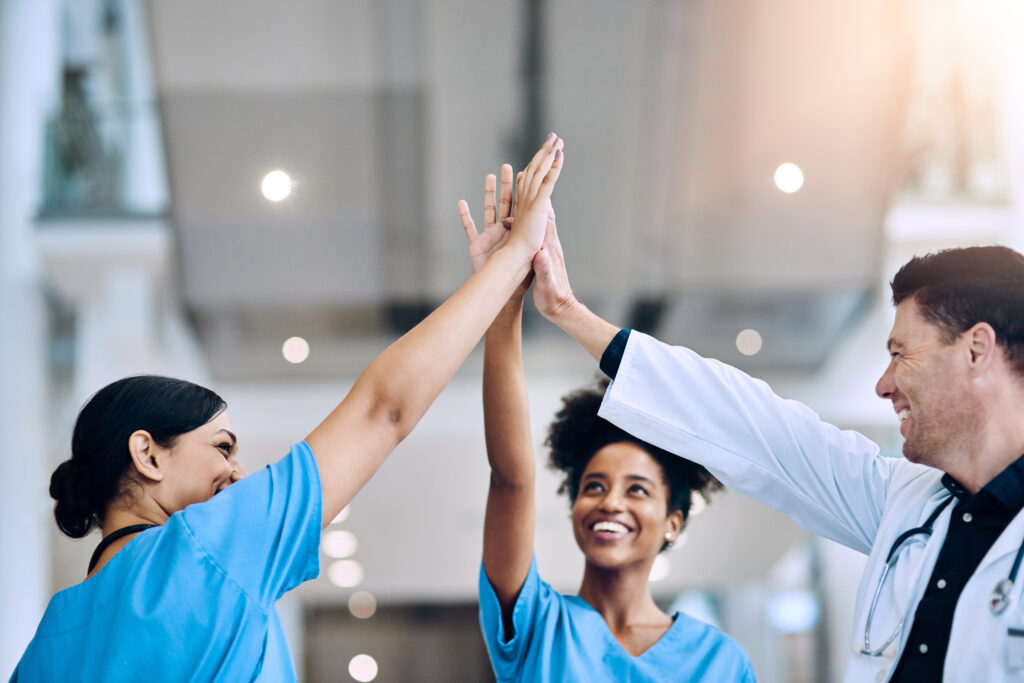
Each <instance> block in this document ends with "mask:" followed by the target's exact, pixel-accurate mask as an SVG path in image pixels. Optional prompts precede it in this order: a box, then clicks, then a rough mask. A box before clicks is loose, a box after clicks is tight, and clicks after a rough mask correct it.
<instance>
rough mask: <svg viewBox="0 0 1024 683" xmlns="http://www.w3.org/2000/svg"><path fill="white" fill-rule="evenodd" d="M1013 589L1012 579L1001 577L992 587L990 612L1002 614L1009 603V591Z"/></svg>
mask: <svg viewBox="0 0 1024 683" xmlns="http://www.w3.org/2000/svg"><path fill="white" fill-rule="evenodd" d="M1011 591H1013V581H1011V580H1010V579H1002V580H1000V581H999V583H997V584H996V587H995V588H993V589H992V603H991V607H992V614H1002V613H1003V612H1005V611H1006V606H1007V605H1009V604H1010V592H1011Z"/></svg>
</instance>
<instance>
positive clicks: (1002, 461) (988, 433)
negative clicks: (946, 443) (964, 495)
mask: <svg viewBox="0 0 1024 683" xmlns="http://www.w3.org/2000/svg"><path fill="white" fill-rule="evenodd" d="M1002 405H1003V406H1005V405H1007V402H1002ZM1014 405H1015V406H1020V405H1021V404H1020V403H1019V402H1017V403H1015V404H1014ZM958 450H959V452H958V453H956V454H954V455H952V457H950V458H949V460H950V462H949V466H948V467H943V468H942V469H943V470H945V471H946V472H947V473H949V475H950V476H951V477H953V478H954V479H956V480H957V481H958V482H960V484H961V485H962V486H963V487H964V488H965V489H966V490H967V492H968V493H970V494H972V495H973V494H975V493H977V492H978V491H980V490H981V489H983V488H985V486H986V485H987V484H988V483H989V482H990V481H992V480H993V479H995V478H996V477H997V476H999V475H1000V474H1001V473H1002V472H1003V471H1004V470H1005V469H1006V468H1007V467H1009V466H1010V465H1011V464H1013V463H1014V462H1016V461H1017V459H1018V458H1020V456H1021V455H1024V421H1022V420H1021V418H1020V411H1019V408H1018V409H1016V410H1013V409H1011V410H1006V409H1003V410H999V409H990V410H987V411H985V413H984V414H983V416H982V417H981V418H980V419H979V423H978V425H977V429H975V430H974V433H973V434H972V435H971V436H970V438H969V439H968V442H967V443H966V444H964V445H963V447H962V450H961V449H958Z"/></svg>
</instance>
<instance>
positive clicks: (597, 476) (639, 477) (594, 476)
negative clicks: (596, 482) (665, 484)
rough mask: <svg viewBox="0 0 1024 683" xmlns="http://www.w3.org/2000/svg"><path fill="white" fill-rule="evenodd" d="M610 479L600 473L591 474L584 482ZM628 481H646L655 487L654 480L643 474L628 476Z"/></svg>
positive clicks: (584, 478)
mask: <svg viewBox="0 0 1024 683" xmlns="http://www.w3.org/2000/svg"><path fill="white" fill-rule="evenodd" d="M607 478H608V477H607V476H605V475H604V474H602V473H600V472H591V473H590V474H588V475H586V476H585V477H583V481H586V480H588V479H607ZM626 479H628V480H630V481H646V482H647V483H648V484H651V485H654V483H655V482H654V480H653V479H651V478H650V477H645V476H643V475H641V474H627V475H626Z"/></svg>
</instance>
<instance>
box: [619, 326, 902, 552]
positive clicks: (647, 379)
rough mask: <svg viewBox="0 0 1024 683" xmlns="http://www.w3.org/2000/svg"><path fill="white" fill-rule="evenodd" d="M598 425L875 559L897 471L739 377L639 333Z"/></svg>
mask: <svg viewBox="0 0 1024 683" xmlns="http://www.w3.org/2000/svg"><path fill="white" fill-rule="evenodd" d="M600 415H601V416H602V417H603V418H605V419H607V420H608V421H610V422H612V423H613V424H616V425H618V426H619V427H621V428H622V429H624V430H626V431H627V432H629V433H631V434H634V435H635V436H638V437H640V438H642V439H644V440H646V441H648V442H650V443H652V444H654V445H656V446H659V447H661V448H664V449H665V450H667V451H670V452H672V453H675V454H676V455H679V456H682V457H685V458H688V459H690V460H693V461H694V462H698V463H700V464H702V465H704V466H705V467H706V468H707V469H708V470H709V471H711V473H713V474H714V475H715V476H716V477H718V478H719V479H720V480H721V481H722V483H724V484H725V485H726V486H728V487H730V488H733V489H736V490H737V491H740V492H742V493H744V494H746V495H748V496H750V497H751V498H754V499H756V500H758V501H761V502H762V503H764V504H766V505H768V506H770V507H772V508H775V509H776V510H779V511H780V512H782V513H784V514H786V515H789V516H790V517H792V518H793V520H794V521H796V522H797V523H798V524H800V525H801V526H802V527H804V528H805V529H807V530H808V531H811V532H812V533H815V534H819V535H821V536H825V537H826V538H830V539H832V540H834V541H837V542H839V543H842V544H843V545H846V546H849V547H850V548H853V549H855V550H859V551H861V552H863V553H867V552H869V551H870V549H871V544H872V542H873V541H874V538H875V534H876V532H877V530H878V525H879V523H880V520H881V518H882V513H883V512H884V509H885V502H886V498H887V495H888V492H889V489H890V487H891V486H892V482H891V480H890V475H891V474H892V469H893V466H894V463H896V462H897V461H895V460H893V459H891V458H886V457H883V456H881V455H880V454H879V452H878V446H877V445H875V444H874V443H873V442H872V441H870V440H869V439H867V438H866V437H864V436H863V435H861V434H858V433H857V432H852V431H842V430H840V429H838V428H837V427H835V426H833V425H830V424H828V423H825V422H822V421H821V420H820V419H819V418H818V416H817V415H816V414H815V413H814V412H813V411H812V410H811V409H810V408H808V407H807V406H805V405H803V404H801V403H798V402H796V401H788V400H785V399H782V398H780V397H778V396H776V395H775V394H774V393H773V392H772V390H771V388H770V387H769V386H768V385H767V384H766V383H764V382H762V381H760V380H756V379H753V378H751V377H749V376H748V375H746V374H745V373H743V372H741V371H739V370H737V369H736V368H733V367H731V366H729V365H725V364H724V363H720V362H718V361H715V360H709V359H705V358H702V357H700V356H698V355H697V354H696V353H694V352H692V351H690V350H689V349H685V348H682V347H671V346H668V345H666V344H662V343H661V342H659V341H657V340H656V339H653V338H652V337H649V336H647V335H644V334H641V333H638V332H635V331H634V332H633V333H632V334H631V335H630V339H629V343H628V344H627V346H626V351H625V353H624V355H623V358H622V363H621V365H620V366H619V370H618V373H617V374H616V376H615V380H614V381H613V382H612V384H611V386H610V387H609V388H608V391H607V393H606V394H605V398H604V401H603V403H602V406H601V409H600Z"/></svg>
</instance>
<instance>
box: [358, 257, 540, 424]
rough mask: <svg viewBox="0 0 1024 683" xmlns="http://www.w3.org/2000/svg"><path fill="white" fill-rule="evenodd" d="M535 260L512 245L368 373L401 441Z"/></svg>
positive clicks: (406, 336) (387, 352)
mask: <svg viewBox="0 0 1024 683" xmlns="http://www.w3.org/2000/svg"><path fill="white" fill-rule="evenodd" d="M527 272H529V262H528V261H527V260H526V259H525V258H524V257H523V256H522V255H521V254H519V253H517V252H516V250H515V249H513V248H512V247H507V248H503V249H501V250H500V251H499V252H498V253H496V254H495V255H494V257H493V258H492V259H491V260H490V261H489V262H488V263H487V265H486V266H485V267H483V268H481V269H480V270H479V271H478V272H477V273H476V274H474V275H473V277H471V278H470V279H469V280H468V281H467V282H466V283H465V284H464V285H463V286H462V287H460V288H459V289H458V290H457V291H456V292H455V293H454V294H452V296H451V297H449V298H448V300H447V301H445V302H444V303H443V304H441V306H440V307H439V308H438V309H437V310H436V311H434V312H433V313H431V314H430V315H429V316H428V317H427V318H426V319H425V320H423V321H422V322H421V323H420V324H418V325H417V326H416V327H414V328H413V329H412V330H410V331H409V332H408V333H406V334H405V335H404V336H402V337H401V338H400V339H398V340H397V341H396V342H395V343H393V344H392V345H391V346H390V347H389V348H388V349H387V350H385V351H384V353H382V354H381V355H380V356H379V357H378V358H377V359H376V360H375V361H374V362H373V363H372V364H371V365H370V366H369V367H368V368H367V369H366V371H364V373H363V376H361V377H360V381H364V380H365V381H366V382H367V383H370V384H371V385H372V387H373V388H372V391H373V393H374V394H375V395H376V396H378V397H379V400H380V401H381V402H382V403H384V404H385V405H386V406H387V412H388V413H389V415H390V416H391V421H392V422H393V423H394V424H395V426H396V428H397V431H398V433H399V439H401V438H404V437H405V435H406V434H408V432H409V431H411V429H412V428H413V426H414V425H415V424H416V423H417V422H418V421H419V419H420V417H422V415H423V413H424V412H426V410H427V408H428V407H429V406H430V404H431V403H432V402H433V400H434V399H435V398H436V397H437V395H438V394H439V393H440V392H441V390H442V389H443V388H444V386H445V385H446V384H447V383H448V381H449V380H451V378H452V376H454V374H455V372H456V370H458V368H459V366H460V365H462V363H463V361H465V359H466V357H467V356H468V355H469V353H470V352H471V351H472V350H473V348H474V347H475V346H476V344H477V342H478V341H479V340H480V337H481V336H482V335H483V333H484V332H485V331H486V330H487V328H488V326H489V325H490V324H491V322H492V321H493V320H494V317H495V316H496V314H497V313H498V312H499V310H500V309H501V307H502V305H503V302H505V301H506V300H507V299H508V297H509V296H510V295H511V294H512V292H513V291H514V290H515V289H516V287H517V286H518V285H519V283H520V282H521V281H522V279H523V278H524V277H525V276H526V273H527Z"/></svg>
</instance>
